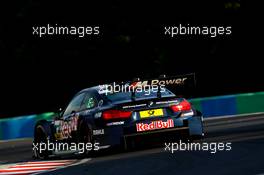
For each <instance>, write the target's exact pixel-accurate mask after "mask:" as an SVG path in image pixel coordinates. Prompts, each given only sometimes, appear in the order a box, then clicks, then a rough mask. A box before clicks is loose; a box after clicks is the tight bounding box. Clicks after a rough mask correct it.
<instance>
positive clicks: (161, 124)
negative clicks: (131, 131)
mask: <svg viewBox="0 0 264 175" xmlns="http://www.w3.org/2000/svg"><path fill="white" fill-rule="evenodd" d="M173 127H174V122H173V120H172V119H168V120H167V121H162V120H158V121H152V122H151V123H149V124H148V123H137V124H136V128H137V132H142V131H151V130H156V129H165V128H173Z"/></svg>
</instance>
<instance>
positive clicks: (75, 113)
mask: <svg viewBox="0 0 264 175" xmlns="http://www.w3.org/2000/svg"><path fill="white" fill-rule="evenodd" d="M187 80H188V76H186V77H185V76H184V77H180V78H179V77H176V78H174V79H172V78H170V79H168V78H166V79H165V78H163V79H154V81H153V80H146V81H140V80H139V79H137V80H135V81H131V82H128V83H120V84H107V85H99V86H94V87H91V88H87V89H84V90H81V91H80V92H78V93H77V94H76V95H75V96H74V97H73V99H72V100H71V101H70V103H69V104H68V106H67V107H66V108H65V110H63V111H62V112H60V114H59V115H58V116H57V117H55V118H54V119H53V120H52V121H46V120H41V121H38V122H37V123H36V126H35V131H34V141H33V145H34V148H35V149H33V156H34V157H36V158H40V159H46V158H49V157H51V156H54V155H58V154H68V153H81V154H85V155H87V154H88V153H89V152H91V151H94V150H100V149H105V148H110V147H115V146H124V147H125V148H129V147H130V146H131V144H134V143H135V142H132V141H135V140H138V138H144V139H143V140H141V142H144V141H146V140H145V137H146V136H147V137H150V138H151V137H166V136H167V135H169V134H171V133H175V132H176V133H179V132H181V133H183V132H182V131H185V132H184V133H185V134H186V135H185V136H184V137H188V138H191V137H202V136H203V135H204V133H203V122H202V121H203V116H202V114H201V112H199V111H197V110H196V109H194V107H193V106H192V105H191V104H190V103H189V102H188V101H187V100H186V99H185V98H182V97H178V96H177V95H175V94H174V93H172V92H171V91H170V90H169V89H167V88H166V85H167V84H169V83H171V84H174V85H177V86H179V85H184V83H185V82H187ZM114 85H115V86H114ZM116 87H118V88H116ZM73 143H74V144H73ZM81 143H84V144H89V145H88V146H87V145H86V148H87V147H89V149H85V150H84V151H81V152H80V151H78V148H80V147H79V146H78V144H81ZM44 144H49V145H48V146H45V147H44ZM51 144H53V145H51ZM60 144H62V145H64V146H65V145H66V144H71V145H70V147H67V149H64V150H60V149H57V147H58V145H60ZM76 145H77V146H76ZM41 146H42V148H41ZM71 146H72V147H74V148H75V150H74V149H71ZM49 147H51V149H48V148H49ZM44 148H45V149H44Z"/></svg>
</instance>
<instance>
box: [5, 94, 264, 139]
mask: <svg viewBox="0 0 264 175" xmlns="http://www.w3.org/2000/svg"><path fill="white" fill-rule="evenodd" d="M190 101H191V103H192V104H193V105H194V106H195V107H196V109H198V110H200V111H201V112H202V113H203V115H204V117H215V116H225V115H238V114H250V113H257V112H264V92H257V93H247V94H237V95H226V96H216V97H207V98H196V99H190ZM53 115H54V113H52V112H49V113H44V114H38V115H29V116H20V117H15V118H7V119H0V140H8V139H16V138H29V137H33V131H34V125H35V123H36V122H37V121H38V120H41V119H51V118H52V116H53Z"/></svg>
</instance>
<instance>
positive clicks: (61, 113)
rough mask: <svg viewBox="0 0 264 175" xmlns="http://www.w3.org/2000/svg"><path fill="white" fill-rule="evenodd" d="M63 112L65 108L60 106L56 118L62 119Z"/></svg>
mask: <svg viewBox="0 0 264 175" xmlns="http://www.w3.org/2000/svg"><path fill="white" fill-rule="evenodd" d="M63 113H64V110H62V108H59V110H58V111H57V112H56V116H55V120H59V119H61V117H62V115H63Z"/></svg>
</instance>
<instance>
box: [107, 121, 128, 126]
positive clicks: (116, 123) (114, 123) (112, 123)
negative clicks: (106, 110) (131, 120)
mask: <svg viewBox="0 0 264 175" xmlns="http://www.w3.org/2000/svg"><path fill="white" fill-rule="evenodd" d="M124 123H125V122H124V121H120V122H111V123H107V124H106V126H115V125H123V124H124Z"/></svg>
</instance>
